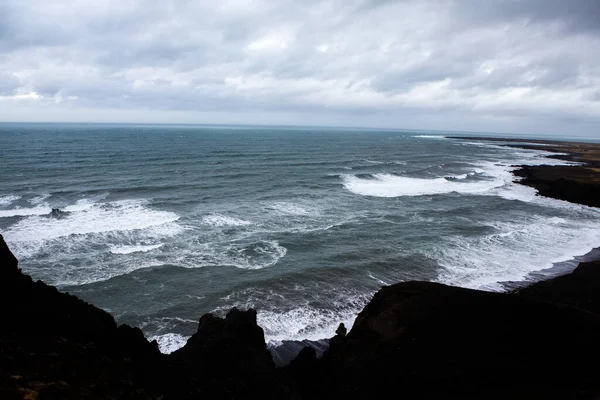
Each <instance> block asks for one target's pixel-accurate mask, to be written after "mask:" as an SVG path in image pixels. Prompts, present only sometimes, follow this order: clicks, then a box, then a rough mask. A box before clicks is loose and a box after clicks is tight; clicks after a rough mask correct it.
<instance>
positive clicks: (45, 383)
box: [0, 237, 600, 400]
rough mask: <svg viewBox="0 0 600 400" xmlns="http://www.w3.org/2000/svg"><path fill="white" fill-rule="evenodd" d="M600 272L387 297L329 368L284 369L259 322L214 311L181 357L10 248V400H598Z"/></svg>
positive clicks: (4, 386) (409, 289) (333, 355)
mask: <svg viewBox="0 0 600 400" xmlns="http://www.w3.org/2000/svg"><path fill="white" fill-rule="evenodd" d="M599 267H600V263H598V262H596V263H582V264H581V265H580V266H579V267H578V268H577V269H576V270H575V271H574V272H573V273H572V274H568V275H565V276H563V277H559V278H555V279H552V280H549V281H546V282H540V283H538V284H535V285H532V286H530V287H529V288H525V289H522V290H520V291H518V292H515V293H509V294H505V293H488V292H481V291H476V290H468V289H461V288H456V287H451V286H445V285H441V284H436V283H428V282H405V283H399V284H396V285H392V286H388V287H384V288H383V289H381V290H380V291H379V292H378V293H377V294H376V295H375V296H374V297H373V299H372V300H371V302H370V303H369V304H368V305H367V306H366V307H365V309H364V310H363V311H362V312H361V313H360V315H359V316H358V317H357V319H356V321H355V323H354V326H353V327H352V329H351V330H350V332H347V334H345V335H344V333H345V332H344V329H339V330H338V335H337V336H336V337H334V338H332V340H330V348H329V350H327V351H326V352H325V354H324V355H323V357H322V358H318V357H317V354H316V352H315V350H314V349H312V348H306V349H303V350H302V351H300V353H299V355H298V357H297V358H296V359H295V360H293V361H292V362H291V363H290V364H289V365H288V366H287V367H285V368H276V367H275V365H274V363H273V360H272V358H271V355H270V353H269V352H268V350H267V348H266V345H265V342H264V334H263V331H262V329H261V328H260V327H259V326H258V325H257V323H256V311H254V310H247V311H241V310H237V309H232V310H231V311H230V312H229V313H228V314H227V315H226V317H225V318H218V317H216V316H214V315H211V314H206V315H204V316H202V317H201V318H200V322H199V325H198V331H197V332H196V334H194V336H192V338H190V340H189V341H188V343H187V344H186V346H184V347H183V348H182V349H180V350H178V351H176V352H175V353H173V354H171V355H162V354H160V353H159V352H158V350H157V346H156V343H149V342H148V341H147V340H146V339H145V338H144V336H143V334H142V332H141V331H140V330H139V329H137V328H132V327H128V326H126V325H121V326H117V324H116V323H115V321H114V319H113V318H112V317H111V316H110V315H109V314H108V313H106V312H104V311H102V310H100V309H98V308H96V307H94V306H92V305H90V304H87V303H85V302H83V301H81V300H80V299H78V298H76V297H74V296H70V295H68V294H64V293H60V292H59V291H58V290H56V288H54V287H51V286H48V285H46V284H44V283H43V282H40V281H38V282H34V281H33V280H32V279H31V278H30V277H29V276H27V275H24V274H22V273H21V271H20V270H19V269H18V264H17V260H16V259H15V258H14V256H13V255H12V254H11V253H10V251H9V250H8V247H7V246H6V244H5V243H4V240H3V239H2V238H1V237H0V321H1V324H0V399H5V398H6V399H13V398H30V399H41V400H43V399H87V398H94V399H110V398H112V399H126V398H131V399H196V398H208V399H212V398H219V399H221V398H225V399H237V398H261V399H285V398H292V399H341V398H377V397H384V396H386V397H387V396H390V395H392V396H394V397H405V398H414V397H419V398H440V397H461V398H462V397H472V398H481V397H483V398H490V397H492V398H513V397H519V398H548V397H549V398H597V397H598V396H599V395H600V380H599V379H598V376H600V367H598V365H597V360H598V359H599V357H600V340H599V338H600V317H599V316H598V315H599V313H598V311H599V310H600V295H598V293H600V291H599V290H598V289H600V268H599Z"/></svg>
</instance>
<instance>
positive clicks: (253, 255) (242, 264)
mask: <svg viewBox="0 0 600 400" xmlns="http://www.w3.org/2000/svg"><path fill="white" fill-rule="evenodd" d="M286 254H287V249H286V248H285V247H283V246H281V245H280V244H279V242H277V241H276V240H259V241H257V242H253V243H249V244H246V245H242V246H238V245H231V246H230V247H229V249H228V250H227V251H226V252H225V254H224V257H223V258H222V261H221V262H222V263H223V264H225V265H232V266H234V267H236V268H242V269H261V268H267V267H272V266H274V265H275V264H277V262H278V261H279V260H280V259H281V258H283V257H284V256H285V255H286Z"/></svg>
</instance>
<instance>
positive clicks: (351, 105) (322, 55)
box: [0, 0, 600, 130]
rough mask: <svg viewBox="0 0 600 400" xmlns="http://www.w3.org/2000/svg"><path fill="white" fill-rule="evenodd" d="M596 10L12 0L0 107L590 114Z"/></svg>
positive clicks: (502, 3) (537, 2)
mask: <svg viewBox="0 0 600 400" xmlns="http://www.w3.org/2000/svg"><path fill="white" fill-rule="evenodd" d="M599 12H600V2H597V1H593V0H579V1H559V0H544V1H542V0H531V1H516V0H498V1H493V2H492V1H484V0H472V1H453V2H448V1H441V0H440V1H436V0H431V1H410V0H406V1H389V0H387V1H386V0H377V1H375V0H370V1H369V0H365V1H360V0H354V1H344V2H342V1H340V0H331V1H311V2H302V3H300V2H292V1H278V2H275V1H260V0H223V1H221V2H218V3H212V2H202V1H183V0H182V1H162V2H141V1H116V0H99V1H97V2H93V3H86V4H83V3H82V2H72V1H66V0H56V1H53V2H46V1H43V0H20V1H16V0H8V1H5V2H4V3H3V4H2V5H0V102H2V103H1V104H0V119H4V120H6V119H12V118H15V117H14V116H15V115H18V116H21V118H22V119H27V116H28V110H30V112H31V113H33V111H34V110H35V112H36V113H38V114H39V115H42V111H43V110H48V111H47V113H48V114H47V115H52V116H55V118H57V119H59V118H62V119H71V117H72V116H73V114H74V113H78V116H77V118H76V119H78V120H79V119H80V118H83V116H86V117H87V118H89V119H94V116H95V115H102V118H110V115H111V111H110V110H113V111H112V112H113V114H112V115H114V116H115V118H117V117H118V118H121V119H125V120H132V121H135V120H144V119H148V118H149V119H150V120H152V118H155V117H156V116H157V115H160V116H161V117H160V118H161V120H163V121H165V122H166V121H169V120H171V121H173V122H177V119H178V118H185V119H186V120H189V121H197V122H204V121H205V120H204V119H203V118H204V117H194V115H195V114H194V112H200V113H219V115H221V116H222V117H220V118H222V119H223V121H221V122H227V121H230V122H237V123H243V122H245V120H243V119H241V118H242V117H240V115H244V118H248V116H249V115H251V114H248V113H254V114H255V115H256V116H257V117H256V118H258V119H259V120H260V121H262V122H265V123H269V122H272V123H286V122H288V123H295V122H297V121H304V122H310V120H309V119H307V117H309V116H310V115H317V114H318V115H319V116H320V117H319V118H320V119H318V122H320V123H326V124H327V123H336V124H337V123H340V121H342V122H341V123H343V121H345V120H352V121H355V122H353V123H358V124H361V125H381V124H384V125H386V126H411V125H418V124H421V121H432V120H434V118H431V116H432V113H443V116H444V121H451V122H452V123H454V124H456V125H457V126H460V127H464V126H467V127H469V126H472V127H473V128H472V129H474V130H488V129H492V127H491V126H489V125H486V124H488V122H487V121H490V120H494V121H498V118H500V120H501V121H505V122H506V124H507V126H509V127H511V129H516V128H515V127H517V128H518V124H519V123H520V121H521V122H522V121H523V118H528V121H529V122H528V125H527V128H528V129H530V128H531V126H535V123H534V122H531V121H534V120H535V119H536V118H544V119H547V118H554V119H555V120H556V121H558V122H560V123H567V122H565V121H569V123H572V121H574V120H579V119H580V120H582V121H583V120H585V121H587V122H586V124H588V125H589V121H598V120H600V106H599V104H598V96H597V93H599V92H600V71H599V69H598V67H597V65H600V54H598V51H596V50H595V49H596V48H598V47H599V46H600V40H599V36H600V31H599V29H598V28H599V27H600V25H599V23H598V16H599ZM94 110H97V112H95V111H94ZM19 113H20V114H19ZM43 115H46V114H43ZM169 115H171V117H169ZM203 115H204V114H203ZM206 115H208V114H206ZM439 115H441V114H439ZM290 116H292V117H290ZM394 116H396V117H394ZM428 116H429V117H428ZM496 117H498V118H496ZM236 118H237V119H236ZM309 118H310V117H309ZM411 118H413V119H411ZM511 118H512V120H511ZM265 119H266V120H265ZM248 120H249V121H254V120H255V118H254V117H250V118H248ZM215 121H216V120H215ZM207 122H213V121H207ZM515 124H517V125H515ZM546 125H547V122H546V121H545V122H544V124H542V123H540V124H539V126H540V127H542V126H546ZM523 126H525V125H523ZM422 127H423V128H427V127H428V126H422ZM432 127H433V126H432ZM493 128H494V129H495V130H497V127H496V126H494V127H493ZM540 129H541V128H540ZM590 129H591V128H590Z"/></svg>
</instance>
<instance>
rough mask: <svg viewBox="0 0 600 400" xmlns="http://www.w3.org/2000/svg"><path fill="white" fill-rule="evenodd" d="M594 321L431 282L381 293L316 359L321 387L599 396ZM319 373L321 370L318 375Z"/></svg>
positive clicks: (337, 391) (599, 348) (345, 391)
mask: <svg viewBox="0 0 600 400" xmlns="http://www.w3.org/2000/svg"><path fill="white" fill-rule="evenodd" d="M599 335H600V318H598V316H596V315H592V314H590V313H589V312H585V311H582V310H578V309H573V308H569V307H564V306H562V305H556V304H552V303H548V302H540V301H536V300H532V299H531V298H529V297H526V296H520V295H515V294H502V293H487V292H481V291H475V290H468V289H461V288H456V287H450V286H445V285H441V284H435V283H428V282H406V283H399V284H396V285H392V286H388V287H384V288H383V289H381V290H380V291H379V292H378V293H377V294H376V295H375V296H374V297H373V299H372V300H371V302H370V303H369V304H368V305H367V306H366V307H365V309H364V310H363V311H362V312H361V313H360V314H359V316H358V317H357V319H356V321H355V323H354V326H353V328H352V330H351V331H350V333H349V334H348V335H347V337H346V339H345V340H344V341H340V342H334V343H332V345H331V348H330V349H329V351H327V352H326V353H325V355H324V357H323V359H322V362H323V363H324V365H325V369H326V371H327V372H326V374H328V375H329V376H328V377H327V379H326V381H327V382H328V386H327V387H328V388H330V389H331V390H333V392H331V391H330V392H328V393H326V394H325V396H324V397H328V396H335V395H339V396H341V397H345V396H356V397H371V398H372V397H379V396H384V395H385V393H388V392H390V391H393V392H396V393H402V394H404V395H408V396H415V397H435V398H437V397H445V396H461V397H462V396H473V397H486V398H487V397H501V398H508V397H515V396H518V397H530V398H531V397H537V398H539V397H544V396H550V397H555V396H558V397H562V396H564V397H569V396H573V395H576V396H584V397H586V396H588V395H590V393H593V394H597V393H600V381H599V380H598V379H597V376H598V373H599V372H600V370H599V368H598V367H590V366H592V365H595V364H596V361H595V360H597V359H598V357H599V356H600V342H599V340H598V338H600V336H599ZM320 374H322V372H321V373H320Z"/></svg>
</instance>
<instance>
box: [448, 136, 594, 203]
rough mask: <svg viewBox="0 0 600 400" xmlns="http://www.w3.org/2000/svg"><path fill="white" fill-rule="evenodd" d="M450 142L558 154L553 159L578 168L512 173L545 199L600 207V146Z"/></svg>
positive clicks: (495, 140)
mask: <svg viewBox="0 0 600 400" xmlns="http://www.w3.org/2000/svg"><path fill="white" fill-rule="evenodd" d="M449 138H450V139H460V140H477V141H487V142H493V143H495V144H499V145H502V146H508V147H516V148H521V149H528V150H543V151H547V152H550V153H555V154H554V155H551V156H550V157H552V158H556V159H560V160H565V161H571V162H574V163H578V164H579V165H572V166H557V165H537V166H528V165H519V166H518V169H517V170H515V171H514V172H513V173H514V175H516V176H517V177H519V178H521V179H520V180H519V183H521V184H523V185H527V186H530V187H533V188H535V189H536V190H537V191H538V193H539V194H540V195H542V196H546V197H552V198H555V199H560V200H566V201H570V202H572V203H577V204H583V205H586V206H590V207H600V144H599V143H579V142H561V141H554V140H527V139H505V138H489V137H466V136H453V137H449Z"/></svg>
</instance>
